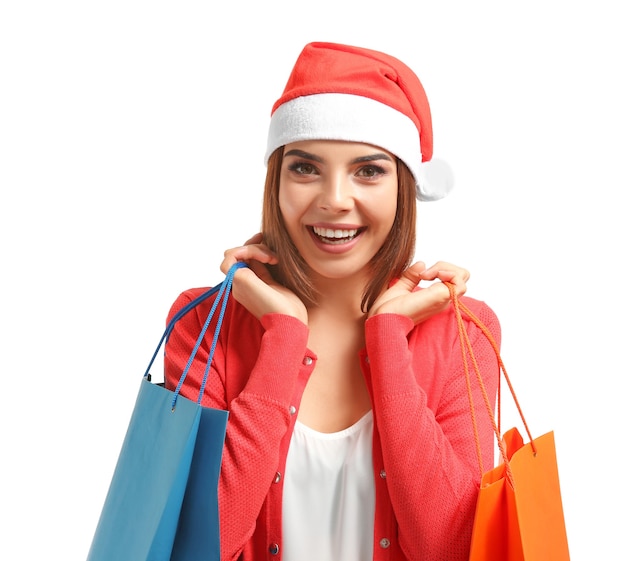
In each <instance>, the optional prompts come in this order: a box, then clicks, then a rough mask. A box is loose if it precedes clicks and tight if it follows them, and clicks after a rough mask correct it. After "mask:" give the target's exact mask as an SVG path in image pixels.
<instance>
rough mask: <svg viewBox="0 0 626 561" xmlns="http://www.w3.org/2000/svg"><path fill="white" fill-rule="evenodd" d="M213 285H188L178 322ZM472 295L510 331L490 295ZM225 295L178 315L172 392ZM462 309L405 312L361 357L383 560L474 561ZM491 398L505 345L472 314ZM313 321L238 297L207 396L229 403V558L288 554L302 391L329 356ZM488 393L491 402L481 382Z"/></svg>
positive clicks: (383, 326) (486, 443)
mask: <svg viewBox="0 0 626 561" xmlns="http://www.w3.org/2000/svg"><path fill="white" fill-rule="evenodd" d="M203 290H204V289H192V290H188V291H186V292H184V293H183V294H181V295H180V296H179V298H178V299H177V300H176V302H175V303H174V304H173V306H172V309H171V311H170V315H169V317H172V315H173V314H174V313H175V312H176V311H178V310H179V309H180V308H181V307H183V306H184V305H185V304H187V303H188V302H190V301H191V300H192V299H193V298H195V297H196V296H198V295H199V294H200V293H201V292H202V291H203ZM463 302H464V303H465V304H466V305H467V306H468V307H469V308H470V309H471V310H472V311H473V312H474V313H475V314H476V315H477V316H478V317H479V319H480V320H481V321H482V322H483V323H484V324H485V325H486V326H487V327H488V328H489V329H490V331H491V332H492V334H493V335H494V337H495V338H496V340H497V341H498V342H499V340H500V326H499V323H498V320H497V317H496V316H495V314H494V313H493V311H492V310H491V309H490V308H489V307H488V306H487V305H486V304H484V303H483V302H479V301H477V300H473V299H471V298H467V297H466V298H463ZM210 305H211V299H209V300H208V301H206V302H204V303H202V304H201V305H199V306H198V307H197V308H195V309H194V310H192V311H191V312H189V313H188V314H186V315H185V316H184V317H183V318H182V319H181V320H179V322H178V323H177V324H176V327H175V329H174V330H173V332H172V333H171V336H170V338H169V341H168V343H167V345H166V354H165V377H166V385H167V387H168V388H170V389H172V388H174V387H175V386H176V384H177V382H178V379H179V378H180V375H181V373H182V370H183V369H184V367H185V364H186V362H187V359H188V357H189V354H190V352H191V349H192V348H193V346H194V344H195V341H196V337H197V336H198V334H199V332H200V329H201V327H202V324H203V323H204V319H205V318H206V316H207V314H208V310H209V308H210ZM455 322H456V320H455V318H454V314H453V311H452V309H451V307H450V309H449V310H448V311H446V312H443V313H440V314H438V315H436V316H434V317H432V318H431V319H429V320H427V321H425V322H423V323H421V324H418V325H417V326H414V325H413V323H412V321H411V320H409V319H408V318H406V317H404V316H400V315H395V314H382V315H378V316H375V317H372V318H370V319H368V320H367V322H366V324H365V341H366V344H365V348H364V349H363V350H362V351H361V352H360V362H361V368H362V371H363V375H364V376H365V379H366V382H367V385H368V388H369V391H370V396H371V401H372V408H373V412H374V423H375V427H374V437H373V464H374V470H375V479H376V489H375V493H376V514H375V523H374V558H375V559H376V560H377V561H406V560H411V561H418V560H420V561H461V560H463V561H466V560H467V558H468V551H469V543H470V538H471V530H472V522H473V516H474V509H475V504H476V497H477V493H478V486H479V482H480V476H481V474H480V471H479V467H478V465H479V464H478V460H477V457H476V445H475V441H474V433H473V428H472V421H471V416H470V413H469V404H468V396H467V387H466V380H465V374H464V371H463V365H462V360H461V354H460V349H459V339H458V335H457V334H458V328H457V325H456V323H455ZM467 327H468V331H469V334H470V338H471V341H472V344H473V348H474V352H475V354H476V357H477V360H478V363H479V366H480V369H481V373H482V376H483V379H484V381H485V384H486V387H487V391H488V394H489V396H490V399H491V401H492V404H493V402H494V400H495V394H496V389H497V384H498V372H499V371H498V365H497V361H496V357H495V353H494V352H493V349H492V348H491V346H490V344H489V342H488V341H487V339H486V338H485V337H484V335H483V334H482V333H481V332H480V331H479V330H478V329H477V328H476V327H475V326H474V324H473V323H471V322H468V325H467ZM307 338H308V328H307V327H306V326H305V325H304V324H302V323H301V322H300V321H298V320H296V319H295V318H292V317H290V316H285V315H281V314H268V315H266V316H264V317H263V318H262V320H261V321H260V322H259V321H258V320H257V319H256V318H255V317H254V316H252V315H251V314H250V313H249V312H248V311H247V310H246V309H245V308H244V307H243V306H241V305H240V304H238V303H237V302H236V301H235V300H234V298H233V299H231V301H230V302H229V304H228V310H227V312H226V315H225V318H224V324H223V326H222V332H221V334H220V338H219V344H218V346H217V349H216V352H215V356H214V359H213V364H212V367H211V373H210V375H209V379H208V382H207V386H206V389H205V394H204V396H203V399H202V403H203V404H204V405H206V406H209V407H215V408H219V409H225V410H228V411H229V420H228V427H227V432H226V442H225V447H224V456H223V461H222V471H221V477H220V484H219V501H220V533H221V550H222V560H223V561H230V560H237V559H241V558H242V559H244V560H246V561H250V560H254V561H259V560H262V559H267V560H272V561H278V560H279V559H281V531H282V524H281V520H282V518H281V517H282V480H283V477H284V475H285V462H286V457H287V451H288V447H289V442H290V439H291V433H292V431H293V427H294V422H295V419H296V416H297V411H298V407H299V404H300V399H301V396H302V392H303V390H304V387H305V385H306V383H307V380H308V378H309V376H310V374H311V372H312V371H313V369H314V368H315V363H316V359H317V357H316V356H315V354H314V353H313V352H312V351H311V350H310V349H308V348H307ZM207 340H208V341H209V343H207V344H203V346H202V347H201V349H200V351H199V353H198V355H197V358H196V362H195V363H194V366H193V367H192V368H191V370H190V372H189V374H188V377H187V380H186V381H185V384H184V386H183V390H182V394H183V395H185V396H187V397H190V398H192V399H196V398H197V395H198V391H199V383H200V382H199V381H200V380H201V378H202V375H203V372H204V366H205V364H206V360H207V358H208V352H209V345H210V340H211V333H208V334H207V337H206V338H205V341H207ZM473 392H474V402H475V403H476V404H479V405H480V404H482V397H481V393H480V390H479V389H478V387H477V385H475V386H474V388H473ZM478 423H479V434H480V439H481V448H482V452H483V459H484V468H485V469H490V468H491V467H492V465H493V434H492V431H491V423H490V421H489V417H488V416H487V414H486V412H482V413H480V412H479V415H478Z"/></svg>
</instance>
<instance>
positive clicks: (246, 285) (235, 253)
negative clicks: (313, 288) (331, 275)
mask: <svg viewBox="0 0 626 561" xmlns="http://www.w3.org/2000/svg"><path fill="white" fill-rule="evenodd" d="M237 261H243V262H245V263H246V264H247V265H248V267H242V268H241V269H237V271H236V272H235V276H234V278H233V286H232V296H233V298H235V300H237V302H239V303H240V304H242V305H243V306H245V308H246V309H247V310H248V311H249V312H250V313H251V314H253V315H254V316H255V317H256V318H257V319H259V320H260V319H261V318H262V317H263V316H264V315H265V314H272V313H274V314H285V315H289V316H293V317H295V318H297V319H299V320H300V321H301V322H302V323H304V324H305V325H306V324H307V321H308V314H307V310H306V308H305V306H304V304H303V303H302V301H301V300H300V298H298V297H297V296H296V295H295V294H294V293H293V292H292V291H291V290H289V289H287V288H285V287H284V286H283V285H281V284H279V283H277V282H276V281H275V280H274V278H273V277H272V275H271V274H270V272H269V270H268V269H267V265H275V264H276V263H278V257H277V255H276V254H275V253H274V252H272V251H271V250H270V249H269V247H267V246H266V245H265V244H264V243H263V235H262V234H260V233H259V234H255V235H254V236H252V237H251V238H250V239H249V240H248V241H247V242H246V243H245V244H244V245H242V246H240V247H235V248H232V249H228V250H226V251H225V252H224V260H223V261H222V264H221V265H220V269H221V271H222V272H223V273H224V274H226V273H227V272H228V270H229V269H230V268H231V267H232V266H233V265H234V264H235V263H236V262H237Z"/></svg>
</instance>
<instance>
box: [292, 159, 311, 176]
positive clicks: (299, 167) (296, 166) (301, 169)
mask: <svg viewBox="0 0 626 561" xmlns="http://www.w3.org/2000/svg"><path fill="white" fill-rule="evenodd" d="M289 171H293V172H295V173H299V174H300V175H312V174H315V173H317V169H316V167H315V166H314V165H313V164H307V163H305V162H295V163H293V164H291V165H290V166H289Z"/></svg>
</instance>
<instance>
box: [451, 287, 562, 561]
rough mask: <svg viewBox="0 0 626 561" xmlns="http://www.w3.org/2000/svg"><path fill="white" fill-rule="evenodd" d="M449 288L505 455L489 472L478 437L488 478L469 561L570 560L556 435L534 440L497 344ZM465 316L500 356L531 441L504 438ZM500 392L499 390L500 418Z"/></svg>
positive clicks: (466, 354)
mask: <svg viewBox="0 0 626 561" xmlns="http://www.w3.org/2000/svg"><path fill="white" fill-rule="evenodd" d="M446 284H448V283H446ZM448 288H449V289H450V294H451V296H452V303H453V306H454V309H455V312H456V316H457V323H458V325H459V332H460V338H461V349H462V351H463V360H464V366H465V374H466V376H467V377H468V388H469V376H470V367H469V363H468V358H469V359H470V361H471V363H472V368H473V371H474V373H475V374H476V376H477V379H478V382H479V384H480V386H481V388H482V393H483V398H484V400H483V401H484V403H485V404H486V406H487V408H488V410H489V415H490V417H491V421H492V424H493V429H494V434H495V437H496V440H497V442H498V447H499V449H500V457H501V463H500V464H499V465H497V466H496V467H495V468H493V469H492V470H489V471H487V472H485V471H484V470H483V468H482V459H481V453H480V444H479V442H478V439H476V446H477V452H478V458H479V462H480V466H481V472H482V473H483V477H482V481H481V486H480V490H479V492H478V501H477V504H476V514H475V518H474V527H473V532H472V543H471V549H470V558H469V561H569V559H570V557H569V547H568V542H567V535H566V531H565V518H564V516H563V505H562V501H561V488H560V483H559V473H558V467H557V459H556V447H555V443H554V433H553V432H549V433H546V434H544V435H542V436H540V437H539V438H532V437H531V435H530V431H529V430H528V425H527V424H526V420H525V419H524V416H523V414H522V410H521V408H520V405H519V402H518V401H517V397H516V395H515V392H514V391H513V387H512V385H511V381H510V379H509V376H508V374H507V372H506V369H505V368H504V364H503V363H502V359H501V357H500V352H499V350H498V346H497V343H496V342H495V340H494V339H493V337H492V336H491V334H490V333H489V331H488V330H487V328H486V327H485V326H484V325H483V324H482V323H481V321H480V320H479V319H478V318H477V317H476V316H474V314H473V313H472V312H471V311H470V310H469V309H468V308H466V307H465V305H464V304H463V303H462V302H461V301H460V300H458V298H457V297H456V294H455V292H454V288H453V287H452V286H451V285H450V284H448ZM463 317H466V318H468V319H470V320H471V321H473V322H474V323H475V324H476V325H477V326H478V327H479V328H480V329H481V330H482V331H483V333H484V334H485V335H486V336H487V338H488V339H489V341H490V343H491V345H492V347H493V349H494V351H495V352H496V355H497V358H498V363H499V365H500V372H501V373H502V374H504V377H505V379H506V382H507V385H508V387H509V390H510V392H511V395H512V396H513V399H514V401H515V404H516V406H517V409H518V411H519V414H520V416H521V419H522V422H523V424H524V427H525V429H526V433H527V435H528V442H527V443H524V440H523V438H522V436H521V434H520V433H519V431H518V430H517V429H516V428H512V429H510V430H509V431H507V432H506V433H505V434H504V435H501V433H500V419H499V418H498V420H497V421H496V419H495V415H494V412H493V409H492V408H491V405H490V403H489V399H488V397H487V393H486V391H485V388H484V385H483V382H482V379H481V377H480V372H479V370H478V365H477V363H476V360H475V359H474V355H473V352H472V348H471V345H470V341H469V337H468V335H467V331H466V329H465V323H464V322H463ZM500 394H501V392H500V391H499V392H498V416H499V415H500ZM469 396H470V408H471V410H472V418H473V419H474V423H476V420H475V415H474V404H473V402H472V396H471V393H470V394H469Z"/></svg>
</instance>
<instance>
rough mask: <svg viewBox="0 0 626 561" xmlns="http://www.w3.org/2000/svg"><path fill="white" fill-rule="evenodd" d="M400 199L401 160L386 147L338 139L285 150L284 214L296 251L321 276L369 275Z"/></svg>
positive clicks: (281, 192) (281, 195) (281, 200)
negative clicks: (399, 174) (397, 163)
mask: <svg viewBox="0 0 626 561" xmlns="http://www.w3.org/2000/svg"><path fill="white" fill-rule="evenodd" d="M397 198H398V174H397V166H396V158H395V157H394V155H393V154H391V153H389V152H387V151H385V150H382V149H381V148H377V147H375V146H371V145H369V144H361V143H355V142H342V141H334V140H311V141H301V142H294V143H292V144H287V145H286V146H285V149H284V155H283V162H282V166H281V171H280V189H279V197H278V199H279V205H280V210H281V213H282V216H283V219H284V221H285V225H286V227H287V231H288V232H289V235H290V236H291V239H292V240H293V243H294V244H295V246H296V248H297V249H298V251H299V252H300V254H301V255H302V257H303V258H304V260H305V261H306V262H307V264H308V265H309V267H311V269H312V271H313V272H314V273H316V274H318V275H320V276H322V277H325V278H333V279H339V278H347V277H352V276H354V275H358V274H362V273H366V274H369V272H368V271H367V265H368V263H369V262H370V261H371V259H372V257H374V255H375V254H376V252H377V251H378V250H379V249H380V247H381V246H382V245H383V243H384V242H385V240H386V238H387V236H388V234H389V231H390V230H391V226H392V225H393V221H394V219H395V214H396V205H397Z"/></svg>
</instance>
